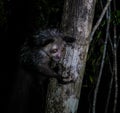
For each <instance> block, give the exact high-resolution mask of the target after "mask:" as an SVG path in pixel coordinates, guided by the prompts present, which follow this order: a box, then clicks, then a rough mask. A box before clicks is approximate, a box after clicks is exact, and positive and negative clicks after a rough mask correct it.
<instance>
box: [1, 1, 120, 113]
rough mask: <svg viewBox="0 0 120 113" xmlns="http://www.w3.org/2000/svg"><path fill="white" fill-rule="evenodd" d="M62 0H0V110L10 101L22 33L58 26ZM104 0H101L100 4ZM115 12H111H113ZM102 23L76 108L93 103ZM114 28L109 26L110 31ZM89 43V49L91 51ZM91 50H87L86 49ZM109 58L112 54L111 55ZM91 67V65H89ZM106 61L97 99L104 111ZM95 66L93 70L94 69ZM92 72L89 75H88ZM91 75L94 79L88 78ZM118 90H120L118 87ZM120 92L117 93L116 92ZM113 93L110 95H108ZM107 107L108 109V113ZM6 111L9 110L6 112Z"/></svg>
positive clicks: (119, 60)
mask: <svg viewBox="0 0 120 113" xmlns="http://www.w3.org/2000/svg"><path fill="white" fill-rule="evenodd" d="M63 2H64V1H63V0H36V1H34V0H0V64H1V71H0V75H1V79H0V86H1V88H0V92H1V96H0V103H1V105H2V106H1V111H2V110H3V113H7V111H8V106H9V104H10V99H11V95H12V89H13V87H14V85H15V84H14V83H15V80H16V76H17V69H18V54H19V50H20V47H21V45H22V44H23V42H24V40H25V37H27V36H28V35H30V34H31V33H32V32H34V31H36V30H38V29H39V28H48V27H51V28H52V27H60V22H61V16H62V12H63V4H64V3H63ZM119 2H120V1H117V0H116V3H117V9H118V10H120V8H119V4H120V3H119ZM104 4H105V1H104V0H103V5H104ZM99 6H100V5H97V10H96V13H95V20H94V22H96V20H97V19H98V18H99V15H100V12H101V10H100V8H99ZM113 14H114V12H113ZM104 27H105V26H102V27H101V26H100V28H99V30H101V31H102V36H101V38H102V39H100V40H98V41H97V42H96V44H95V43H93V45H92V47H93V48H95V49H94V52H93V53H92V55H91V57H90V59H89V61H87V66H86V72H85V77H84V81H83V87H82V93H81V98H80V105H79V106H80V107H79V109H78V112H79V111H80V112H84V113H88V111H89V108H90V107H91V105H92V99H93V90H94V85H95V84H96V79H97V76H96V75H98V72H99V66H100V61H98V62H97V65H96V64H95V63H93V64H92V63H91V61H93V60H94V59H97V58H99V57H100V56H102V53H101V52H100V50H99V49H100V48H101V47H102V45H103V42H104V38H105V32H106V31H105V28H104ZM117 28H118V30H117V32H118V35H120V34H119V32H120V29H119V23H118V25H117ZM112 31H113V29H112V28H111V34H112ZM92 47H91V49H90V50H91V51H92ZM119 48H120V46H118V57H117V58H118V85H119V86H120V82H119V81H120V76H119V75H120V70H119V67H120V65H119V64H120V63H119V62H120V52H119ZM89 54H90V52H89ZM110 58H111V62H112V58H113V56H112V55H111V57H110ZM91 64H92V66H93V67H94V68H92V66H91ZM108 67H109V64H108V63H105V68H104V72H103V76H102V81H101V85H100V90H99V93H98V102H97V112H98V113H102V112H104V107H105V104H106V97H107V93H108V85H109V84H108V83H109V81H110V76H109V75H110V71H109V69H108ZM94 69H96V71H95V72H94ZM90 74H91V75H92V76H91V75H90ZM90 76H91V77H92V79H93V81H94V82H91V80H90ZM118 93H119V91H118ZM112 95H114V86H113V88H112ZM118 96H119V94H118ZM111 97H113V96H111ZM119 98H120V97H118V105H119V103H120V99H119ZM113 100H114V98H111V101H110V102H111V104H110V106H109V108H112V106H113ZM118 111H119V106H117V113H118ZM111 112H112V111H111V109H109V113H111ZM8 113H9V112H8Z"/></svg>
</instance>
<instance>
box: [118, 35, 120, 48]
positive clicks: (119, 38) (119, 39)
mask: <svg viewBox="0 0 120 113" xmlns="http://www.w3.org/2000/svg"><path fill="white" fill-rule="evenodd" d="M119 42H120V36H119V37H118V41H117V48H118V46H119Z"/></svg>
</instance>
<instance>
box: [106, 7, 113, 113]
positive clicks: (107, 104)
mask: <svg viewBox="0 0 120 113" xmlns="http://www.w3.org/2000/svg"><path fill="white" fill-rule="evenodd" d="M110 11H111V10H110V7H109V8H108V12H107V14H106V18H107V26H110V18H111V16H110ZM107 32H108V38H110V36H109V34H110V33H109V29H107ZM109 64H110V60H109ZM109 66H110V71H111V74H112V76H111V81H110V85H109V92H108V98H107V103H106V107H105V113H107V111H108V106H109V101H110V95H111V90H112V84H113V71H112V67H111V64H110V65H109Z"/></svg>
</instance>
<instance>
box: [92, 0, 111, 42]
mask: <svg viewBox="0 0 120 113" xmlns="http://www.w3.org/2000/svg"><path fill="white" fill-rule="evenodd" d="M111 1H112V0H108V2H107V4H106V6H105V7H104V9H103V12H102V13H101V15H100V18H99V20H98V21H97V23H96V25H95V26H94V27H93V30H92V32H91V34H90V42H91V41H92V40H93V35H94V34H95V31H96V30H97V28H98V26H99V25H100V23H101V21H102V19H103V17H104V15H105V13H106V11H107V9H108V7H109V5H110V3H111Z"/></svg>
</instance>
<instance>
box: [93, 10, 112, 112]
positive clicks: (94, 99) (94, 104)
mask: <svg viewBox="0 0 120 113" xmlns="http://www.w3.org/2000/svg"><path fill="white" fill-rule="evenodd" d="M106 17H107V20H108V21H107V22H108V23H107V29H106V39H105V44H104V50H103V57H102V62H101V67H100V72H99V76H98V81H97V84H96V87H95V92H94V97H93V112H92V113H95V108H96V101H97V93H98V89H99V85H100V81H101V76H102V72H103V67H104V60H105V56H106V49H107V42H108V37H109V25H110V16H109V15H108V11H107V14H106Z"/></svg>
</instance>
